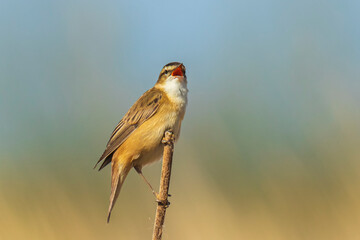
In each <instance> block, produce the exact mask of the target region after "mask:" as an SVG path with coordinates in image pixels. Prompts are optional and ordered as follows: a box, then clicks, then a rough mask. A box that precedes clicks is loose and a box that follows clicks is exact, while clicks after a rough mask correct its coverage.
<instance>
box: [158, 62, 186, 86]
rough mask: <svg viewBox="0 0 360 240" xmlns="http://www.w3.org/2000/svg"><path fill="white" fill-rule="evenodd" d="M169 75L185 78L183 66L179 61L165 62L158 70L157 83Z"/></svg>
mask: <svg viewBox="0 0 360 240" xmlns="http://www.w3.org/2000/svg"><path fill="white" fill-rule="evenodd" d="M170 76H183V77H184V78H185V79H186V68H185V66H184V65H183V64H182V63H179V62H171V63H168V64H166V65H165V66H164V67H163V69H162V70H161V72H160V75H159V79H158V81H157V83H161V82H163V81H165V80H166V79H167V78H168V77H170Z"/></svg>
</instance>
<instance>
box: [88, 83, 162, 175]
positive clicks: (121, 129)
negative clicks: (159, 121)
mask: <svg viewBox="0 0 360 240" xmlns="http://www.w3.org/2000/svg"><path fill="white" fill-rule="evenodd" d="M161 97H162V94H161V91H159V90H157V89H155V88H151V89H150V90H148V91H147V92H145V93H144V94H143V95H142V96H141V97H140V98H139V99H138V100H137V101H136V102H135V104H134V105H133V106H132V107H131V108H130V109H129V111H128V112H127V113H126V115H125V116H124V117H123V118H122V119H121V121H120V122H119V124H118V125H117V126H116V128H115V129H114V131H113V133H112V134H111V137H110V140H109V142H108V143H107V146H106V149H105V151H104V153H103V154H102V156H101V157H100V159H99V161H98V162H97V163H96V165H97V164H98V163H99V162H101V161H102V160H104V159H105V160H104V162H103V164H102V165H101V167H100V169H99V171H100V170H101V169H102V168H104V167H105V166H106V165H107V164H109V163H110V162H111V154H112V153H113V152H114V151H115V150H116V149H118V147H120V146H121V144H122V143H123V142H124V141H125V140H126V139H127V138H128V137H129V136H130V135H131V133H132V132H133V131H134V130H135V129H137V128H138V127H139V126H140V125H141V124H143V123H144V122H145V121H146V120H148V119H149V118H151V117H152V116H153V115H154V114H155V113H156V111H157V110H158V108H159V103H160V100H161ZM96 165H95V167H96Z"/></svg>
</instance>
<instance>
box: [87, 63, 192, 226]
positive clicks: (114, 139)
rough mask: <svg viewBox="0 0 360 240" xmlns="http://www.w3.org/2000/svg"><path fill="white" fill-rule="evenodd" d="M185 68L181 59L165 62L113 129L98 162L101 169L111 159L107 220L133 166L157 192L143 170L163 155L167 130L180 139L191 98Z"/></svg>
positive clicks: (176, 138)
mask: <svg viewBox="0 0 360 240" xmlns="http://www.w3.org/2000/svg"><path fill="white" fill-rule="evenodd" d="M187 95H188V88H187V77H186V68H185V66H184V65H183V64H182V63H179V62H171V63H168V64H166V65H165V66H164V67H163V68H162V70H161V72H160V75H159V78H158V80H157V82H156V83H155V85H154V87H152V88H151V89H149V90H148V91H146V92H145V93H144V94H143V95H142V96H141V97H140V98H139V99H138V100H137V101H136V102H135V103H134V105H133V106H132V107H131V108H130V109H129V110H128V112H127V113H126V114H125V115H124V117H123V118H122V119H121V120H120V122H119V123H118V125H117V126H116V127H115V129H114V130H113V132H112V134H111V136H110V139H109V141H108V143H107V145H106V148H105V151H104V153H103V154H102V155H101V157H100V159H99V160H98V162H97V163H96V165H95V167H94V168H96V167H97V165H98V164H99V163H101V165H100V167H99V171H100V170H101V169H103V168H104V167H105V166H107V165H108V164H110V163H111V193H110V204H109V208H108V217H107V222H108V223H109V221H110V216H111V212H112V210H113V207H114V204H115V202H116V200H117V198H118V196H119V193H120V190H121V187H122V185H123V183H124V181H125V179H126V176H127V175H128V173H129V171H130V170H131V169H132V168H134V169H135V170H136V172H137V173H138V174H139V175H140V176H141V177H142V178H143V179H144V181H145V182H146V184H147V185H148V186H149V187H150V188H151V190H152V192H153V194H154V195H155V197H157V194H156V192H155V191H154V190H153V188H152V186H151V184H150V183H149V182H148V181H147V180H146V178H145V177H144V175H143V173H142V168H143V167H144V166H145V165H148V164H150V163H153V162H155V161H158V160H160V159H161V157H162V154H163V148H164V145H163V144H162V139H163V136H164V133H165V132H166V131H170V132H172V133H173V136H174V138H175V140H176V141H177V140H178V139H179V135H180V128H181V123H182V121H183V119H184V116H185V111H186V106H187V102H188V97H187Z"/></svg>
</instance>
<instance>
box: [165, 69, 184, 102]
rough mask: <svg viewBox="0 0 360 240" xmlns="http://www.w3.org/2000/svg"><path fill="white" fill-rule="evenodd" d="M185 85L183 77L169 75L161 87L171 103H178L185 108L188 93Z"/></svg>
mask: <svg viewBox="0 0 360 240" xmlns="http://www.w3.org/2000/svg"><path fill="white" fill-rule="evenodd" d="M186 85H187V84H186V80H185V79H183V77H179V76H170V77H169V78H168V79H166V81H165V83H164V84H163V86H162V87H163V90H164V92H166V94H167V95H168V97H169V99H170V100H171V101H172V102H173V103H175V104H178V105H179V107H181V108H185V107H186V104H187V93H188V89H187V86H186Z"/></svg>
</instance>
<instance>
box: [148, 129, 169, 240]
mask: <svg viewBox="0 0 360 240" xmlns="http://www.w3.org/2000/svg"><path fill="white" fill-rule="evenodd" d="M163 143H164V144H165V146H164V155H163V162H162V169H161V179H160V191H159V194H158V201H157V202H158V205H157V209H156V215H155V223H154V232H153V237H152V240H160V239H161V237H162V228H163V225H164V220H165V213H166V208H167V207H168V206H169V202H168V193H169V184H170V176H171V165H172V156H173V152H174V135H173V133H172V132H170V131H167V132H165V137H164V139H163Z"/></svg>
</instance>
